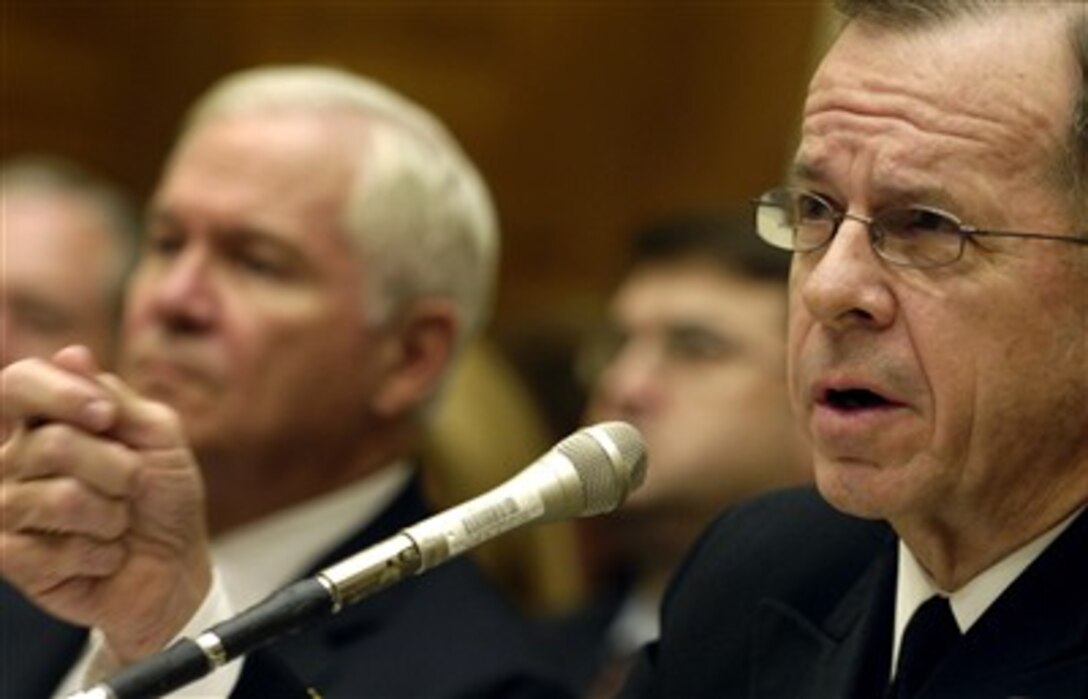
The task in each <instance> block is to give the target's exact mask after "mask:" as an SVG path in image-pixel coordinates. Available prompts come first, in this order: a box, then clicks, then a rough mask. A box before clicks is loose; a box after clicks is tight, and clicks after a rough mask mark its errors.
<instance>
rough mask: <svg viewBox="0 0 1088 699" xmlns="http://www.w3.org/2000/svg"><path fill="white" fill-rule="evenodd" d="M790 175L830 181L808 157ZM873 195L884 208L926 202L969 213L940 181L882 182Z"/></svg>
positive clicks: (803, 180)
mask: <svg viewBox="0 0 1088 699" xmlns="http://www.w3.org/2000/svg"><path fill="white" fill-rule="evenodd" d="M789 177H790V181H791V182H792V183H796V182H798V181H800V182H812V183H815V184H819V183H822V182H827V181H828V178H827V176H826V175H825V173H824V171H823V170H822V169H821V168H820V167H819V166H818V165H816V164H814V163H811V162H808V161H804V160H795V161H794V163H793V165H792V166H791V167H790V175H789ZM821 193H822V192H821ZM826 194H828V195H830V194H831V193H826ZM869 195H870V197H869V198H870V200H871V201H874V202H878V207H879V208H882V209H887V208H895V207H911V206H926V207H932V208H935V209H941V210H942V211H947V212H949V213H952V214H956V215H961V214H963V213H965V212H962V211H960V209H962V208H963V207H962V205H960V204H959V203H958V202H957V201H956V200H955V199H954V198H952V197H951V196H950V195H949V193H948V190H946V189H945V188H943V187H939V186H936V185H929V184H918V185H907V184H898V183H893V184H882V185H878V186H876V187H874V188H873V189H872V190H870V193H869Z"/></svg>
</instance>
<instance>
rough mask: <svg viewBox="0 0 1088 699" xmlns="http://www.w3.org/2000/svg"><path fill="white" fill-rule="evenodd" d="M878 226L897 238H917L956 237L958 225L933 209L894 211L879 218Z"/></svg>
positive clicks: (949, 217) (944, 214)
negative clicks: (935, 235) (934, 236)
mask: <svg viewBox="0 0 1088 699" xmlns="http://www.w3.org/2000/svg"><path fill="white" fill-rule="evenodd" d="M880 219H881V220H880V221H879V224H880V226H881V227H882V228H884V229H885V230H887V231H889V232H892V233H894V234H895V235H897V236H899V237H918V236H929V235H933V234H935V233H936V234H941V235H945V234H951V235H957V234H959V232H960V225H959V223H958V222H957V221H956V220H955V219H954V218H952V217H951V216H949V215H948V214H946V213H942V212H940V211H935V210H933V209H921V208H916V209H896V210H894V211H888V212H886V213H885V214H884V215H882V216H880Z"/></svg>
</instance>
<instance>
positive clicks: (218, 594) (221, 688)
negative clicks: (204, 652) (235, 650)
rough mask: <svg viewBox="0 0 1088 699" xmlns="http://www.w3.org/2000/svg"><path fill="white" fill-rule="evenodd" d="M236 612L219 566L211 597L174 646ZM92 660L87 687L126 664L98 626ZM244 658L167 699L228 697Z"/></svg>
mask: <svg viewBox="0 0 1088 699" xmlns="http://www.w3.org/2000/svg"><path fill="white" fill-rule="evenodd" d="M233 615H234V607H233V605H232V604H231V603H230V599H229V597H228V596H227V592H226V589H225V588H224V587H223V583H222V580H221V578H220V573H219V571H218V569H213V570H212V585H211V588H210V589H209V590H208V594H207V596H206V597H205V598H204V601H203V602H202V603H201V605H200V608H199V609H197V610H196V613H195V614H193V616H192V618H191V619H189V623H187V624H186V625H185V628H183V629H182V630H181V632H180V633H179V634H178V635H177V636H175V637H174V638H173V639H172V640H171V641H170V643H168V644H167V645H170V644H172V643H174V642H175V641H177V640H179V639H181V638H196V637H197V636H199V635H200V634H201V633H203V632H204V631H206V630H207V629H208V628H209V627H211V626H214V625H215V624H217V623H218V622H220V621H224V620H226V619H229V618H231V617H232V616H233ZM89 650H90V662H89V664H88V665H87V670H86V672H85V673H84V675H83V686H84V687H89V686H91V685H93V684H95V683H98V682H101V681H102V680H105V679H106V678H108V677H109V676H110V675H112V674H113V673H115V672H117V671H118V670H120V669H121V667H122V665H121V663H119V662H118V661H117V658H116V657H115V656H114V655H113V653H112V652H110V649H109V648H108V647H107V645H106V638H105V635H104V634H103V633H102V632H101V631H100V630H98V629H94V630H93V631H91V635H90V639H89ZM239 660H240V659H235V660H232V661H231V662H229V663H227V664H226V665H224V666H223V667H220V668H217V669H216V670H214V671H213V672H212V673H211V674H209V675H205V676H204V677H203V678H201V679H199V680H197V681H196V682H193V683H191V684H188V685H186V686H184V687H182V688H180V689H177V690H174V691H173V692H171V693H170V694H167V695H166V698H167V699H215V698H218V697H226V696H227V695H229V694H230V692H231V690H232V689H234V685H236V684H237V683H238V678H239V676H240V675H241V674H242V663H241V662H239Z"/></svg>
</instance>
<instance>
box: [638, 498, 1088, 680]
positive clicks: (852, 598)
mask: <svg viewBox="0 0 1088 699" xmlns="http://www.w3.org/2000/svg"><path fill="white" fill-rule="evenodd" d="M895 579H896V538H895V536H894V534H893V532H892V531H891V529H890V528H888V527H887V526H886V525H884V524H881V523H877V522H869V521H864V520H860V519H855V518H852V517H848V516H845V515H842V514H840V513H838V512H836V511H835V510H833V509H832V508H831V507H829V506H828V505H827V504H825V503H824V502H823V500H822V499H820V497H819V496H818V495H817V494H816V493H815V491H813V490H809V489H799V490H791V491H785V492H781V493H776V494H772V495H770V496H767V497H764V498H760V499H758V500H756V501H753V502H751V503H748V504H746V505H742V506H739V507H737V508H735V509H733V510H731V511H730V512H727V513H726V514H725V515H724V516H723V517H722V518H720V519H719V520H718V521H717V522H716V523H715V524H714V525H713V526H712V527H711V529H709V530H708V532H707V533H706V534H705V535H704V536H703V538H702V539H701V540H700V543H699V544H698V545H697V546H696V548H695V549H694V550H693V551H692V554H691V555H690V557H689V558H688V561H687V562H686V563H685V564H684V566H683V567H682V568H681V570H680V572H679V573H678V574H677V576H676V578H675V579H674V581H673V582H672V584H671V586H670V590H669V593H668V595H667V597H666V601H665V603H664V607H663V624H662V636H661V639H660V640H659V641H658V642H657V643H656V644H651V645H650V646H649V647H647V648H646V649H645V651H644V653H643V655H642V657H641V658H640V660H639V662H638V664H637V665H636V667H635V669H634V671H633V672H632V674H631V675H630V677H629V678H628V683H627V686H626V687H625V689H624V692H623V695H622V696H623V697H624V698H625V699H633V698H635V697H662V698H664V697H669V698H673V697H684V698H685V699H695V698H698V697H730V698H738V699H740V698H747V699H803V698H806V697H808V698H812V699H839V698H842V699H847V698H850V699H874V698H878V697H880V696H882V694H883V693H884V691H885V686H886V684H887V678H888V675H889V673H890V666H891V661H890V656H891V642H892V619H893V607H894V597H895ZM921 696H922V697H925V698H926V699H937V698H942V699H975V698H978V699H983V698H985V699H990V698H995V697H1003V698H1004V697H1032V698H1034V699H1085V698H1086V697H1088V514H1081V516H1080V517H1078V519H1077V520H1076V521H1074V522H1073V523H1072V525H1071V526H1070V527H1069V528H1068V529H1067V530H1066V531H1065V532H1064V533H1063V534H1062V535H1061V536H1060V537H1058V539H1057V540H1055V541H1054V543H1053V544H1052V545H1051V546H1050V547H1049V548H1048V549H1047V550H1046V551H1045V552H1044V553H1043V554H1042V555H1041V556H1040V557H1039V558H1038V559H1037V560H1036V561H1035V562H1034V563H1033V564H1032V565H1031V566H1030V567H1029V568H1028V569H1027V570H1026V571H1025V572H1024V574H1023V575H1021V577H1020V578H1018V579H1017V580H1016V581H1015V582H1014V583H1013V584H1012V585H1011V586H1010V587H1009V588H1008V589H1007V590H1006V591H1005V593H1004V594H1002V596H1001V597H1000V598H999V599H998V600H996V601H995V602H994V604H993V606H991V607H990V608H989V609H988V610H987V611H986V613H985V614H984V615H983V616H982V617H981V618H980V619H979V620H978V622H976V624H975V625H974V626H972V627H971V629H969V630H968V632H967V634H966V635H965V636H964V638H963V640H962V642H961V643H960V644H959V645H958V646H957V647H956V648H955V649H953V651H952V652H951V654H950V655H949V656H948V657H947V658H946V660H945V662H944V663H943V664H942V665H941V666H940V667H939V668H938V669H937V670H936V671H935V674H934V676H933V677H932V678H931V681H930V683H929V686H928V687H927V688H926V689H925V691H924V693H923V694H922V695H921Z"/></svg>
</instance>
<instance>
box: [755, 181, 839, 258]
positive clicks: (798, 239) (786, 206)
mask: <svg viewBox="0 0 1088 699" xmlns="http://www.w3.org/2000/svg"><path fill="white" fill-rule="evenodd" d="M834 230H835V211H834V210H833V209H832V208H831V206H830V205H829V204H828V203H827V202H825V201H824V200H823V199H821V198H820V197H818V196H816V195H815V194H810V193H808V192H804V191H801V190H796V189H785V188H784V189H773V190H771V191H770V192H767V193H766V194H764V195H763V196H762V197H761V198H760V200H759V202H757V208H756V231H757V232H758V233H759V237H761V238H762V239H763V240H764V241H766V242H768V243H770V244H771V245H773V246H775V247H776V248H781V249H783V250H794V251H798V252H805V251H808V250H815V249H816V248H819V247H821V246H822V245H824V243H826V242H827V241H828V240H830V238H831V234H832V233H833V232H834Z"/></svg>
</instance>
